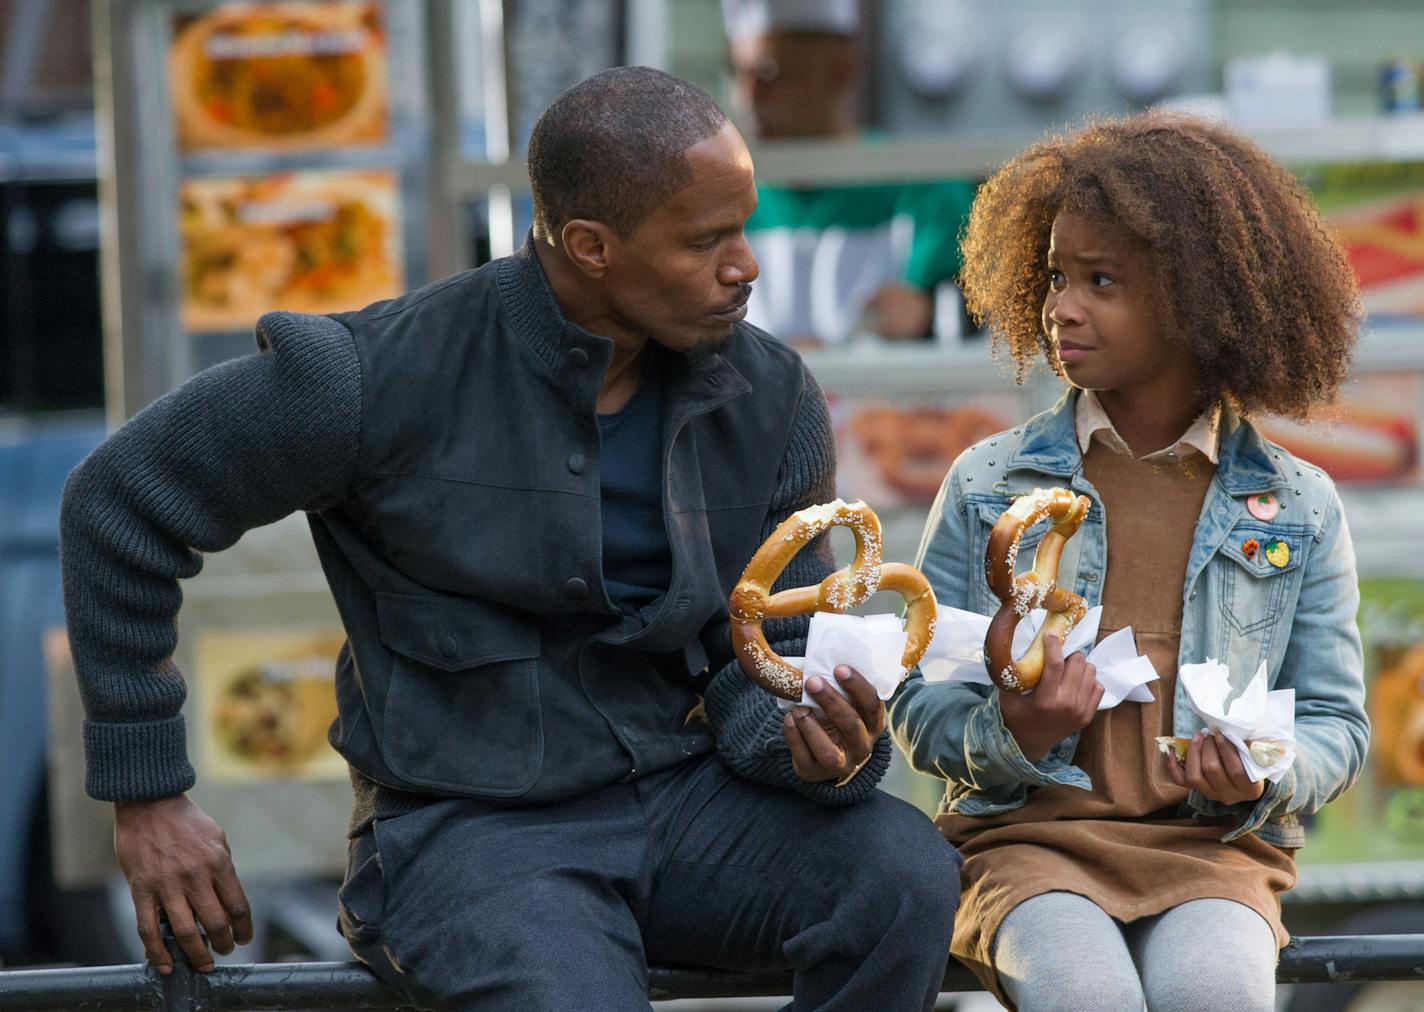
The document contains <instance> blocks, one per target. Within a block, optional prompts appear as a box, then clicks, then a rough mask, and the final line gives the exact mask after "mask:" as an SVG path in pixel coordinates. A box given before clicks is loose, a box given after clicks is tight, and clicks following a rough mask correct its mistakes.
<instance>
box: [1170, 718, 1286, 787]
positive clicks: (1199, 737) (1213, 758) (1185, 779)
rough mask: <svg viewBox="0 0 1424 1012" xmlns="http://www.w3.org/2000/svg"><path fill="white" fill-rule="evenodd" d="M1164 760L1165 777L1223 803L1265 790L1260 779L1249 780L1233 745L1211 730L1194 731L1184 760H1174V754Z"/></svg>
mask: <svg viewBox="0 0 1424 1012" xmlns="http://www.w3.org/2000/svg"><path fill="white" fill-rule="evenodd" d="M1162 758H1163V759H1165V760H1166V763H1167V776H1169V777H1171V778H1172V783H1174V784H1176V785H1177V786H1178V787H1187V788H1190V789H1191V790H1194V791H1197V792H1199V793H1201V794H1202V795H1203V796H1205V797H1208V798H1211V800H1213V801H1219V802H1220V803H1221V804H1223V805H1235V804H1240V803H1241V802H1243V801H1255V800H1257V799H1258V798H1260V796H1261V795H1262V794H1264V793H1265V791H1266V782H1265V781H1264V780H1262V781H1259V782H1257V783H1252V782H1251V778H1250V777H1248V776H1247V775H1246V766H1245V764H1244V763H1242V762H1241V754H1240V753H1239V752H1237V751H1236V746H1235V745H1233V744H1231V742H1229V741H1227V740H1226V739H1225V738H1223V737H1222V736H1221V735H1220V733H1218V732H1215V731H1213V732H1212V733H1210V734H1208V733H1207V732H1205V731H1198V732H1197V733H1196V734H1194V735H1192V743H1191V744H1190V745H1189V746H1187V761H1186V762H1185V763H1179V762H1177V757H1176V756H1175V755H1165V756H1163V757H1162Z"/></svg>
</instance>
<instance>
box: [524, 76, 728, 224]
mask: <svg viewBox="0 0 1424 1012" xmlns="http://www.w3.org/2000/svg"><path fill="white" fill-rule="evenodd" d="M726 122H727V114H726V113H724V112H723V111H722V110H721V108H720V107H719V106H718V105H717V103H716V102H715V101H713V100H712V96H710V95H708V94H707V93H706V92H705V91H703V90H702V89H701V88H699V87H697V85H695V84H691V83H690V82H688V81H684V80H683V79H682V78H680V77H674V76H673V75H671V74H666V73H664V72H663V71H661V70H654V69H653V68H651V67H614V68H613V69H612V70H605V71H602V72H601V73H598V74H595V75H593V76H592V77H590V78H588V79H587V80H586V81H583V82H581V83H579V84H576V85H574V86H573V87H572V88H570V89H569V90H568V91H566V92H564V93H563V94H562V95H560V96H559V97H558V98H556V99H554V101H553V103H552V104H551V105H550V106H549V108H547V109H545V110H544V113H543V115H541V116H540V117H539V121H538V122H537V123H535V124H534V132H533V133H532V134H531V135H530V137H529V181H530V183H531V184H532V185H533V190H534V231H535V233H536V234H538V235H540V236H547V237H550V238H553V237H555V236H557V235H558V234H559V230H560V229H561V228H563V226H564V223H565V222H568V221H570V220H572V219H574V218H588V219H591V220H593V221H600V222H603V223H604V224H605V225H607V226H609V227H610V228H612V229H613V230H614V231H616V232H617V233H618V234H619V235H621V236H625V237H626V236H628V235H631V234H632V232H633V230H634V229H635V228H637V226H638V223H639V222H641V221H642V220H643V218H644V217H646V216H647V215H648V214H649V212H651V211H652V210H653V209H654V208H656V207H657V206H658V205H660V204H662V203H663V202H664V201H666V200H667V199H668V198H669V197H671V196H672V195H673V194H674V193H676V192H677V191H678V190H680V189H682V188H683V187H684V186H686V185H687V184H688V183H690V182H691V181H692V169H691V167H690V166H689V165H688V164H687V160H686V159H685V158H684V157H683V156H684V153H685V152H686V151H687V149H688V148H690V147H692V146H693V145H694V144H697V143H698V142H699V141H702V140H705V139H706V138H708V137H711V136H712V135H713V134H715V133H717V131H719V130H721V129H722V126H723V125H724V124H725V123H726Z"/></svg>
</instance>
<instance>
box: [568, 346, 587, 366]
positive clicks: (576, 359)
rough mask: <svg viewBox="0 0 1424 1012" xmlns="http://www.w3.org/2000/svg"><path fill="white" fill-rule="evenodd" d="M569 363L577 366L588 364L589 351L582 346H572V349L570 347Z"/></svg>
mask: <svg viewBox="0 0 1424 1012" xmlns="http://www.w3.org/2000/svg"><path fill="white" fill-rule="evenodd" d="M569 365H576V366H586V365H588V352H586V351H584V350H583V349H582V348H572V349H570V351H569Z"/></svg>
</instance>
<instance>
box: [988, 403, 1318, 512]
mask: <svg viewBox="0 0 1424 1012" xmlns="http://www.w3.org/2000/svg"><path fill="white" fill-rule="evenodd" d="M1077 397H1078V392H1077V391H1076V390H1073V389H1069V390H1067V391H1065V392H1064V394H1063V396H1062V397H1061V398H1059V400H1058V403H1057V404H1055V405H1054V406H1053V407H1051V408H1049V409H1048V410H1047V411H1045V412H1043V413H1041V414H1038V415H1035V416H1034V417H1033V418H1030V419H1029V420H1028V422H1027V423H1025V425H1024V433H1023V439H1022V440H1021V441H1020V442H1019V445H1018V448H1017V449H1016V450H1015V451H1014V452H1013V454H1012V455H1011V456H1010V457H1009V460H1008V469H1009V470H1010V471H1012V470H1015V469H1017V468H1025V469H1029V470H1036V471H1041V472H1043V473H1044V474H1051V475H1057V476H1060V477H1064V478H1070V477H1072V476H1073V475H1074V474H1075V473H1077V471H1078V470H1079V469H1080V468H1081V467H1082V463H1083V456H1082V453H1081V452H1080V451H1079V449H1078V433H1077V427H1076V416H1075V407H1076V403H1077ZM1218 431H1219V439H1220V444H1219V453H1220V458H1219V462H1218V464H1217V468H1216V478H1217V480H1218V481H1219V482H1220V483H1221V486H1222V488H1224V489H1225V490H1226V492H1227V494H1228V495H1233V496H1237V495H1250V494H1251V493H1253V492H1267V491H1272V490H1276V489H1283V488H1288V487H1289V486H1290V480H1289V479H1288V478H1287V477H1286V473H1285V469H1284V466H1283V457H1282V454H1281V451H1280V450H1277V449H1275V448H1273V447H1272V446H1271V445H1270V444H1269V443H1267V442H1266V440H1265V439H1264V438H1263V437H1262V436H1261V434H1260V432H1258V431H1257V430H1256V427H1255V426H1254V425H1249V424H1247V423H1246V420H1245V419H1244V418H1242V417H1241V416H1240V415H1239V414H1238V413H1237V412H1236V411H1235V410H1234V409H1232V408H1231V407H1229V406H1225V405H1223V407H1222V410H1221V426H1220V429H1219V430H1218Z"/></svg>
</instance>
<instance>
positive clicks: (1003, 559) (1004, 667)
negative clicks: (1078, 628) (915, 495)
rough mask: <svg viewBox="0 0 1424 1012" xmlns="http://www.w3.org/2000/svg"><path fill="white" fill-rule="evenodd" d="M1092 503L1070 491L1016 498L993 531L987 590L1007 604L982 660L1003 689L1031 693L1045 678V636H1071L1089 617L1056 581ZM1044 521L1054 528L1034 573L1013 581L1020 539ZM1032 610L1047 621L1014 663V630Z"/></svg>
mask: <svg viewBox="0 0 1424 1012" xmlns="http://www.w3.org/2000/svg"><path fill="white" fill-rule="evenodd" d="M1090 504H1091V501H1090V500H1089V499H1088V497H1087V496H1085V495H1079V496H1075V495H1074V494H1073V493H1072V492H1070V491H1068V490H1067V489H1066V488H1048V489H1044V488H1036V489H1034V490H1033V491H1032V492H1031V493H1030V494H1028V495H1022V496H1019V497H1018V498H1017V499H1015V500H1014V502H1013V505H1011V506H1010V507H1009V508H1008V509H1006V510H1005V511H1004V512H1003V514H1002V515H1001V516H1000V517H999V519H998V521H997V522H996V523H995V524H994V529H993V530H992V531H990V532H989V547H988V549H987V550H986V551H985V552H984V575H985V576H986V577H987V578H988V580H989V589H990V590H992V591H993V592H994V596H996V597H997V598H998V599H999V600H1000V601H1002V602H1003V604H1001V605H1000V606H999V610H998V611H997V612H995V614H994V617H993V619H992V620H991V621H990V622H989V631H988V633H986V634H985V636H984V659H985V661H986V662H987V665H988V668H989V674H990V676H991V677H992V678H993V679H994V682H995V683H996V684H997V685H998V686H999V688H1001V689H1006V690H1008V691H1009V692H1029V691H1031V690H1032V689H1033V687H1034V686H1035V685H1037V684H1038V680H1039V678H1040V677H1041V676H1042V675H1043V664H1044V659H1045V658H1044V652H1043V637H1044V636H1047V635H1049V634H1054V635H1057V636H1059V637H1064V636H1067V635H1068V633H1069V631H1070V630H1071V629H1072V628H1073V627H1074V626H1075V625H1077V624H1078V622H1079V621H1081V620H1082V618H1083V616H1084V615H1086V614H1087V613H1088V604H1087V602H1086V601H1084V600H1083V599H1082V598H1081V597H1079V596H1078V595H1077V594H1074V593H1072V592H1071V591H1068V590H1064V589H1063V588H1062V587H1060V586H1058V582H1057V581H1058V560H1059V557H1060V556H1062V554H1063V546H1064V545H1065V544H1066V543H1067V541H1068V539H1069V538H1071V537H1072V536H1073V535H1074V534H1076V533H1077V532H1078V527H1079V526H1080V525H1081V524H1082V523H1083V518H1084V517H1086V516H1087V515H1088V506H1089V505H1090ZM1044 519H1047V520H1048V521H1049V522H1050V523H1051V524H1052V526H1051V527H1050V528H1049V530H1048V533H1046V534H1044V536H1043V540H1042V541H1040V542H1039V544H1038V549H1037V551H1035V552H1034V556H1033V569H1031V570H1029V571H1028V572H1027V573H1024V574H1023V575H1022V576H1018V577H1015V576H1014V567H1015V566H1016V565H1017V563H1018V558H1019V539H1020V538H1022V537H1023V533H1024V531H1026V530H1028V529H1029V528H1030V527H1032V526H1033V525H1034V524H1036V523H1038V522H1039V521H1040V520H1044ZM1034 608H1043V609H1044V610H1046V611H1047V612H1048V617H1047V618H1045V619H1044V620H1043V625H1041V626H1039V629H1038V633H1037V634H1036V635H1035V636H1034V638H1033V642H1032V643H1030V644H1029V648H1028V650H1027V651H1025V653H1024V655H1023V656H1022V657H1020V658H1019V659H1018V660H1014V657H1013V645H1014V630H1015V629H1016V628H1018V624H1019V620H1020V619H1022V618H1023V617H1024V616H1025V615H1027V614H1028V613H1029V612H1030V611H1032V610H1033V609H1034Z"/></svg>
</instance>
